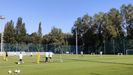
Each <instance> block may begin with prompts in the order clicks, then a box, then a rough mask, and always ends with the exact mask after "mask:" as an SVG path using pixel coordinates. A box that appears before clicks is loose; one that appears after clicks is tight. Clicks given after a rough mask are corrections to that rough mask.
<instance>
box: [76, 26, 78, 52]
mask: <svg viewBox="0 0 133 75" xmlns="http://www.w3.org/2000/svg"><path fill="white" fill-rule="evenodd" d="M76 54H78V33H77V27H76Z"/></svg>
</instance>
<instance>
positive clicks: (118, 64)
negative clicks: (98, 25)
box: [0, 54, 133, 75]
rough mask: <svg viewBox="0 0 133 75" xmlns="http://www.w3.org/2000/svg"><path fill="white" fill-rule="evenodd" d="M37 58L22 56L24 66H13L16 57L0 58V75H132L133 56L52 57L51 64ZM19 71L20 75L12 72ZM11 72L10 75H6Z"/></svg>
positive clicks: (16, 59)
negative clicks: (6, 59)
mask: <svg viewBox="0 0 133 75" xmlns="http://www.w3.org/2000/svg"><path fill="white" fill-rule="evenodd" d="M36 60H37V56H33V57H30V56H24V64H15V62H17V61H18V56H12V57H9V58H8V61H3V57H0V75H133V56H129V55H125V56H124V55H123V56H117V55H103V56H100V55H84V56H81V55H65V54H64V55H56V54H55V55H53V60H52V62H49V63H44V62H43V61H44V56H42V57H41V61H40V64H37V63H36ZM16 69H20V73H14V70H16ZM9 70H11V71H12V73H11V74H8V71H9Z"/></svg>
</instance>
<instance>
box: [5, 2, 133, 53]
mask: <svg viewBox="0 0 133 75" xmlns="http://www.w3.org/2000/svg"><path fill="white" fill-rule="evenodd" d="M76 33H77V37H78V46H80V48H81V50H83V51H84V52H85V53H90V52H99V51H104V52H105V53H112V52H113V53H116V52H124V50H125V49H126V45H125V47H124V45H123V44H124V43H127V42H125V41H124V40H127V41H129V40H130V44H129V45H127V46H128V47H130V48H132V44H133V42H131V41H132V39H133V6H132V5H131V4H129V5H122V6H121V8H120V9H116V8H112V9H110V10H109V11H108V12H99V13H98V14H95V15H94V16H89V15H87V14H86V15H84V16H83V17H78V18H77V20H76V21H75V23H74V25H73V27H72V33H63V32H62V30H61V29H60V28H56V27H53V28H52V30H51V32H50V33H49V34H46V35H43V34H42V28H41V22H40V23H39V27H38V31H37V32H33V33H32V34H28V33H27V32H26V28H25V23H24V22H23V21H22V18H21V17H19V18H18V21H17V23H16V27H14V22H13V21H12V20H11V21H9V22H7V23H6V25H5V29H4V43H11V44H15V43H19V44H20V43H25V44H29V43H33V44H45V45H46V44H47V45H51V44H52V45H76V43H75V40H76V38H75V37H76Z"/></svg>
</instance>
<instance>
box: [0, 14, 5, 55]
mask: <svg viewBox="0 0 133 75" xmlns="http://www.w3.org/2000/svg"><path fill="white" fill-rule="evenodd" d="M0 19H1V20H3V19H5V17H3V16H0ZM1 28H2V29H1V30H2V31H1V52H2V51H3V27H1Z"/></svg>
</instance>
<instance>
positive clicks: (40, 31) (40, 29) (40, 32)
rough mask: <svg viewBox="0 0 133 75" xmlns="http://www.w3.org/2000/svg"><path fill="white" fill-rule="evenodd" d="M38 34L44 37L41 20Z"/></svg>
mask: <svg viewBox="0 0 133 75" xmlns="http://www.w3.org/2000/svg"><path fill="white" fill-rule="evenodd" d="M38 36H40V37H42V27H41V22H40V23H39V28H38Z"/></svg>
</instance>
